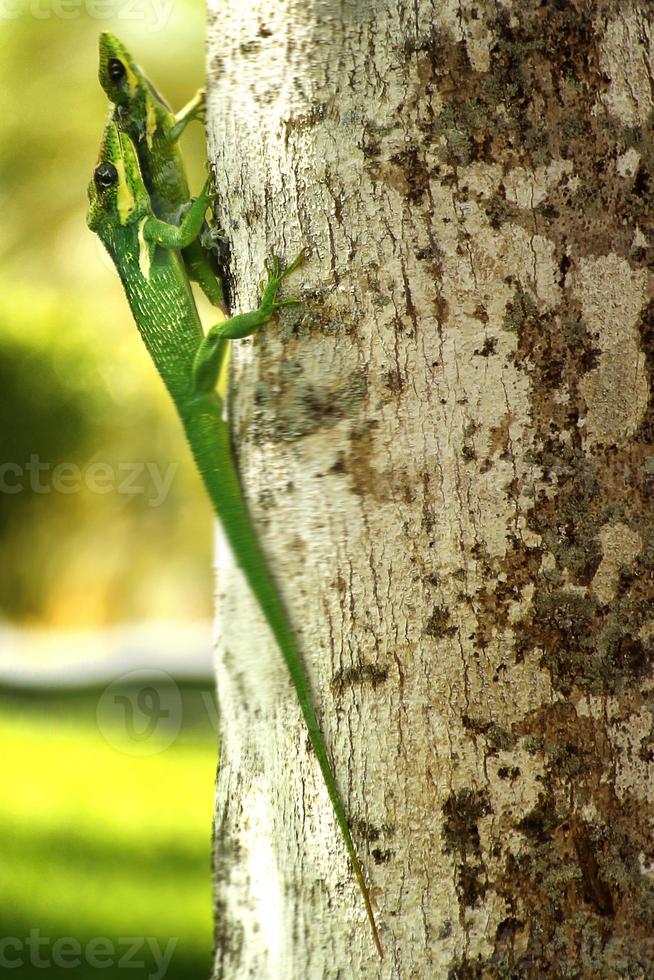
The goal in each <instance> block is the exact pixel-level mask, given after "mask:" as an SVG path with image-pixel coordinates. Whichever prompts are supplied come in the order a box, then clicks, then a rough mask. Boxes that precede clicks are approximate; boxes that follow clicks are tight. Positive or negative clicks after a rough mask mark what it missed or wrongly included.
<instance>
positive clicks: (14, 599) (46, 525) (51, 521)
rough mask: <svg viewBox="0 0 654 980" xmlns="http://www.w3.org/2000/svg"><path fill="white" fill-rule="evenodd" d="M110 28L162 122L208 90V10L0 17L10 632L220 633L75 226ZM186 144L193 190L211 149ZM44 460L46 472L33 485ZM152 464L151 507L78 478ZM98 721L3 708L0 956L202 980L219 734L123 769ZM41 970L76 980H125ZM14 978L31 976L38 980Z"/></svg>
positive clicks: (84, 701)
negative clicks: (137, 942) (51, 945)
mask: <svg viewBox="0 0 654 980" xmlns="http://www.w3.org/2000/svg"><path fill="white" fill-rule="evenodd" d="M101 30H111V31H114V32H115V33H116V34H117V35H118V36H119V37H120V38H121V39H122V40H123V41H124V42H125V43H126V44H127V45H128V46H129V47H130V48H131V50H132V52H133V54H134V56H135V57H136V58H137V60H138V61H140V62H141V63H142V64H143V66H144V68H145V69H146V71H147V72H148V74H150V76H151V77H152V79H153V81H154V82H155V83H156V85H157V86H158V87H159V88H160V89H161V91H162V92H163V93H164V94H165V95H166V96H167V97H168V98H169V99H170V101H171V103H172V105H173V106H175V107H179V106H181V105H183V104H184V103H185V102H186V101H187V99H188V98H189V97H190V96H191V95H192V93H193V92H194V91H195V89H196V88H197V87H198V86H199V85H201V84H202V81H203V74H204V8H203V4H202V0H173V3H172V4H170V2H164V3H159V4H157V5H156V6H155V4H154V3H153V2H151V0H130V2H129V3H127V2H124V0H103V2H102V3H99V2H97V0H0V113H1V115H2V126H0V205H1V207H2V220H1V221H0V392H1V397H0V466H3V467H5V469H3V470H2V471H0V472H1V473H2V481H3V485H2V487H0V549H1V550H2V557H3V561H2V562H1V563H0V625H1V620H3V619H5V620H12V621H14V622H15V623H18V624H25V623H28V624H31V625H37V626H46V627H57V626H63V625H65V626H67V627H75V626H84V627H93V626H95V627H98V628H100V627H102V626H103V625H104V624H110V623H114V622H119V621H121V620H127V619H146V618H155V617H156V618H159V617H162V616H165V618H167V619H172V618H177V619H185V618H195V617H198V616H202V617H205V616H209V615H211V592H212V583H211V574H210V560H211V546H212V519H211V513H210V508H209V505H208V503H207V502H206V500H205V497H204V494H203V491H202V489H201V486H200V483H199V479H198V477H197V476H196V474H195V471H194V468H193V466H192V463H191V460H190V457H189V454H188V451H187V449H186V445H185V443H184V440H183V437H182V434H181V431H180V427H179V424H178V421H177V418H176V416H175V413H174V411H173V409H172V406H171V405H170V404H169V401H168V399H167V396H166V394H165V392H164V391H163V388H162V386H161V383H160V382H159V379H158V378H157V377H156V376H155V374H154V371H153V369H152V365H151V363H150V362H149V360H148V357H147V355H146V353H145V351H144V350H143V348H142V345H141V342H140V339H139V337H138V335H137V332H136V328H135V327H134V325H133V323H132V320H131V317H130V314H129V311H128V308H127V304H126V302H125V299H124V297H123V295H122V291H121V288H120V285H119V283H118V279H117V277H116V275H115V273H114V271H113V269H112V268H111V266H110V263H109V261H108V259H107V258H106V256H105V255H104V254H103V252H102V249H101V247H100V245H99V243H98V242H97V240H96V239H95V237H94V236H93V235H91V233H90V232H89V231H88V230H87V228H86V220H85V219H86V207H87V201H86V188H87V184H88V182H89V179H90V177H91V173H92V171H93V168H94V165H95V161H96V159H97V154H98V148H99V144H100V138H101V135H102V129H103V126H104V121H105V118H106V114H107V104H106V100H105V97H104V94H103V93H102V91H101V89H100V86H99V84H98V81H97V37H98V34H99V32H100V31H101ZM190 129H192V130H193V131H192V132H189V133H188V134H185V136H184V146H185V152H186V155H187V159H188V161H189V171H190V178H191V186H192V187H193V188H198V187H199V186H200V185H201V181H202V174H203V166H204V135H203V133H202V130H201V127H199V126H197V127H190ZM35 459H36V460H37V461H38V465H39V466H40V467H44V468H45V469H42V471H40V472H39V473H38V478H39V479H38V482H37V483H35V482H34V480H33V475H34V474H33V471H30V470H28V469H27V468H28V466H31V465H32V463H33V461H34V460H35ZM146 463H147V464H150V465H152V466H154V467H157V468H158V471H160V472H167V471H168V468H169V467H171V466H175V465H177V469H176V470H175V471H174V478H173V480H172V484H171V486H170V490H169V492H168V493H167V494H166V495H165V499H163V501H162V502H161V504H160V505H158V506H153V505H152V499H153V498H152V494H151V493H148V492H145V491H144V492H140V493H133V492H132V493H130V492H125V491H124V490H123V492H119V489H118V487H117V483H118V480H117V479H115V480H114V485H113V488H112V489H110V491H109V492H102V491H100V490H98V489H97V486H96V487H95V488H94V487H93V486H92V485H90V484H89V481H88V479H86V476H87V475H88V474H89V473H90V472H91V469H92V467H93V466H94V465H95V464H102V465H103V466H104V467H105V470H106V469H107V468H108V471H109V472H110V473H114V474H115V475H117V476H120V474H121V467H122V468H124V467H125V466H129V465H132V466H133V465H135V464H139V465H141V467H143V466H144V464H146ZM7 464H10V469H9V470H7V469H6V465H7ZM62 465H63V466H64V467H68V474H69V475H70V471H71V467H72V468H73V469H74V470H75V471H76V472H77V473H78V474H81V475H82V476H83V477H84V478H83V479H81V480H78V486H77V489H74V490H72V491H71V490H70V489H62V488H61V487H62V486H63V483H61V481H60V486H59V488H57V487H56V486H55V484H54V482H53V475H54V473H55V472H56V468H57V467H61V466H62ZM2 481H0V482H2ZM17 482H20V483H21V488H20V489H19V491H18V492H13V490H15V486H16V483H17ZM141 483H143V478H141ZM7 487H9V490H10V491H12V492H9V491H8V490H7ZM147 489H150V490H151V489H152V488H151V487H149V488H148V487H145V490H147ZM89 656H90V657H92V656H93V651H92V650H90V651H89ZM96 704H97V694H89V695H88V696H86V697H85V698H65V699H62V698H61V697H59V698H46V697H41V698H36V697H32V696H30V697H29V698H28V697H24V698H22V699H20V698H17V697H16V696H15V695H14V696H9V695H5V696H0V745H1V746H2V759H3V772H2V791H1V793H0V939H2V938H3V937H19V938H21V937H22V938H24V937H26V936H29V934H30V932H31V931H32V930H35V929H38V930H40V933H41V935H42V936H45V937H49V938H50V939H51V940H52V941H55V940H57V939H60V938H62V937H66V936H70V937H74V939H75V940H76V941H77V942H78V943H81V944H82V946H83V947H86V944H87V943H88V942H89V941H90V940H92V939H93V938H95V937H103V936H104V937H108V938H110V939H112V940H113V942H117V941H118V939H119V938H120V937H121V936H144V937H148V936H149V937H153V938H157V939H158V940H159V941H160V944H161V947H162V948H165V947H166V944H167V943H168V940H169V939H171V938H177V939H178V944H177V949H176V952H175V955H174V958H173V965H172V966H171V968H170V969H169V970H168V972H167V974H166V976H167V977H168V980H187V978H188V980H190V978H197V977H203V976H207V975H208V974H209V970H210V960H211V952H210V947H211V921H210V920H211V897H210V873H209V855H210V827H211V817H212V787H213V776H214V771H215V762H216V748H215V740H216V738H215V731H214V729H213V728H208V729H207V728H205V729H204V730H201V731H200V730H198V729H197V726H196V727H195V728H193V727H192V729H191V734H189V732H188V731H187V735H186V737H184V738H182V739H181V740H178V741H176V742H175V743H174V745H173V746H171V747H170V748H167V749H166V751H165V752H162V753H161V754H159V755H155V756H149V757H146V758H135V757H133V756H131V755H130V754H129V746H126V747H125V752H121V751H120V749H117V748H115V747H111V746H109V745H107V744H106V743H105V742H104V741H103V739H102V736H101V734H100V732H99V730H98V727H97V723H96V719H95V705H96ZM42 952H44V951H42ZM49 969H50V975H53V976H55V977H56V976H58V975H59V974H61V976H62V977H63V976H67V977H68V976H74V977H79V978H84V980H86V978H87V977H89V978H90V977H91V976H93V977H95V976H97V975H98V974H99V973H102V974H103V975H105V976H107V975H110V976H114V975H116V973H117V969H116V968H115V967H114V968H112V969H109V970H108V971H107V970H106V969H105V970H103V971H101V970H99V969H97V968H92V967H90V966H88V965H87V966H86V967H84V966H82V967H80V968H78V969H71V968H66V969H63V970H60V971H58V970H57V969H56V968H55V967H54V966H51V967H50V968H49ZM13 972H14V973H15V974H16V975H20V976H21V977H27V978H29V977H32V976H34V977H35V978H36V977H37V976H41V975H42V974H43V968H39V967H33V968H31V967H30V966H29V963H28V964H27V965H25V966H23V967H22V968H21V969H20V970H17V971H13ZM136 973H137V975H138V976H148V975H154V973H152V972H151V971H150V970H149V969H148V968H144V969H141V970H137V971H136Z"/></svg>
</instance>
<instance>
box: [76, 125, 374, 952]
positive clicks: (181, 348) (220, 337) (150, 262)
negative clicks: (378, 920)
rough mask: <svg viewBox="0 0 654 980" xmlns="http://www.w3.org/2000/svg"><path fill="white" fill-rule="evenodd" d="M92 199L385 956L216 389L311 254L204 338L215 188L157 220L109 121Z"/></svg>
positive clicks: (98, 227) (276, 271)
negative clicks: (203, 231)
mask: <svg viewBox="0 0 654 980" xmlns="http://www.w3.org/2000/svg"><path fill="white" fill-rule="evenodd" d="M89 202H90V206H89V214H88V224H89V227H90V228H91V230H92V231H94V232H96V233H97V234H98V235H99V237H100V239H101V240H102V242H103V244H104V245H105V247H106V249H107V251H108V252H109V255H110V256H111V258H112V259H113V262H114V264H115V266H116V269H117V271H118V274H119V276H120V278H121V281H122V283H123V287H124V289H125V293H126V294H127V299H128V301H129V305H130V307H131V310H132V314H133V316H134V319H135V321H136V325H137V327H138V329H139V332H140V334H141V336H142V338H143V341H144V343H145V346H146V347H147V349H148V351H149V353H150V356H151V357H152V360H153V361H154V364H155V366H156V368H157V370H158V372H159V374H160V375H161V377H162V379H163V381H164V384H165V385H166V387H167V388H168V391H169V392H170V394H171V396H172V398H173V400H174V402H175V405H176V407H177V411H178V413H179V416H180V418H181V421H182V424H183V426H184V429H185V432H186V436H187V439H188V442H189V445H190V447H191V451H192V453H193V456H194V458H195V462H196V464H197V467H198V469H199V471H200V473H201V475H202V479H203V481H204V484H205V487H206V489H207V492H208V493H209V496H210V498H211V501H212V503H213V506H214V509H215V511H216V514H217V516H218V518H219V520H220V522H221V524H222V526H223V529H224V532H225V535H226V537H227V539H228V541H229V543H230V546H231V548H232V551H233V553H234V556H235V558H236V560H237V561H238V563H239V565H240V566H241V568H242V570H243V572H244V574H245V577H246V579H247V581H248V584H249V586H250V588H251V589H252V592H253V593H254V595H255V597H256V599H257V601H258V603H259V605H260V606H261V609H262V611H263V614H264V616H265V618H266V620H267V622H268V625H269V626H270V629H271V630H272V633H273V635H274V637H275V639H276V641H277V644H278V646H279V649H280V651H281V653H282V656H283V658H284V660H285V662H286V666H287V667H288V670H289V673H290V675H291V680H292V682H293V685H294V687H295V691H296V693H297V697H298V700H299V702H300V707H301V709H302V714H303V716H304V720H305V723H306V726H307V729H308V732H309V737H310V739H311V744H312V745H313V748H314V751H315V754H316V758H317V760H318V764H319V766H320V769H321V772H322V775H323V779H324V780H325V785H326V787H327V792H328V793H329V797H330V799H331V802H332V805H333V808H334V813H335V815H336V820H337V822H338V826H339V828H340V830H341V834H342V836H343V840H344V842H345V846H346V848H347V852H348V854H349V856H350V860H351V862H352V867H353V870H354V874H355V876H356V879H357V882H358V885H359V888H360V890H361V894H362V896H363V900H364V903H365V908H366V913H367V915H368V919H369V921H370V925H371V927H372V931H373V936H374V940H375V945H376V947H377V950H378V952H379V955H380V956H381V955H382V947H381V943H380V939H379V934H378V932H377V927H376V924H375V918H374V914H373V911H372V906H371V904H370V896H369V894H368V889H367V887H366V883H365V881H364V878H363V873H362V870H361V865H360V864H359V860H358V858H357V855H356V851H355V849H354V843H353V841H352V836H351V834H350V829H349V826H348V821H347V816H346V813H345V807H344V805H343V801H342V799H341V795H340V793H339V790H338V787H337V785H336V781H335V779H334V775H333V773H332V769H331V765H330V762H329V758H328V756H327V750H326V747H325V742H324V739H323V736H322V733H321V731H320V728H319V726H318V720H317V718H316V713H315V711H314V708H313V702H312V698H311V691H310V688H309V683H308V680H307V676H306V673H305V671H304V667H303V665H302V659H301V656H300V651H299V650H298V647H297V644H296V642H295V639H294V636H293V630H292V628H291V624H290V622H289V620H288V617H287V614H286V612H285V609H284V606H283V603H282V601H281V599H280V597H279V593H278V591H277V587H276V585H275V582H274V580H273V578H272V575H271V574H270V571H269V570H268V566H267V564H266V560H265V557H264V554H263V552H262V550H261V547H260V545H259V542H258V540H257V536H256V533H255V531H254V528H253V527H252V523H251V521H250V516H249V514H248V511H247V508H246V505H245V501H244V500H243V496H242V494H241V487H240V482H239V478H238V473H237V470H236V467H235V464H234V460H233V457H232V452H231V445H230V433H229V426H228V424H227V422H225V421H224V420H223V406H222V401H221V399H220V397H219V396H218V394H217V392H216V391H215V390H214V388H213V383H214V381H215V379H216V377H217V375H218V373H219V369H220V365H221V364H222V360H223V358H224V354H225V349H226V347H227V341H228V340H230V339H235V338H238V337H246V336H248V335H250V334H252V333H253V332H254V331H255V330H257V329H258V328H259V327H262V326H263V325H264V324H266V323H267V322H268V320H270V318H271V317H272V316H273V314H274V313H275V312H276V311H277V310H278V309H280V307H282V306H284V305H286V304H288V303H292V302H297V301H296V300H288V299H287V300H280V299H278V291H279V287H280V285H281V283H282V281H283V279H284V278H285V277H286V276H287V275H288V274H289V273H290V272H292V271H293V270H294V269H295V268H297V266H298V264H299V261H300V260H301V258H302V256H300V257H299V259H298V260H296V261H295V262H294V263H293V264H292V265H290V266H289V267H288V268H286V269H285V270H282V269H281V267H280V265H279V262H277V261H274V262H273V263H272V264H271V266H270V267H269V268H268V281H267V283H266V286H265V288H264V292H263V297H262V301H261V304H260V306H259V308H258V309H257V310H255V311H253V312H251V313H245V314H242V315H240V316H235V317H231V318H230V319H229V320H226V321H224V322H223V323H220V324H218V325H217V326H215V327H213V328H212V329H211V330H210V331H209V333H208V334H207V336H206V337H203V331H202V325H201V322H200V318H199V316H198V312H197V309H196V306H195V302H194V300H193V294H192V292H191V287H190V284H189V280H188V276H187V274H186V270H185V267H184V263H183V262H182V260H181V258H180V253H179V249H181V248H185V247H187V246H188V244H189V242H190V241H192V240H193V238H194V237H195V236H196V235H197V234H198V232H199V230H200V227H201V225H202V220H203V216H204V212H205V210H206V208H207V205H208V187H207V185H205V187H204V189H203V191H202V193H201V194H200V196H199V197H198V199H197V200H196V201H195V202H194V203H193V204H192V205H191V207H190V208H189V210H188V211H187V213H186V215H185V217H184V219H183V221H182V223H181V225H179V226H177V225H173V224H169V223H167V222H164V221H161V220H160V219H158V218H156V217H155V216H154V214H153V212H152V207H151V204H150V198H149V195H148V192H147V190H146V186H145V184H144V182H143V178H142V176H141V171H140V168H139V162H138V158H137V154H136V150H135V148H134V145H133V143H132V141H131V140H130V138H129V137H128V136H127V135H126V134H125V133H123V132H121V131H120V130H119V129H118V128H117V127H116V125H115V124H114V123H113V122H110V123H109V125H108V126H107V128H106V130H105V134H104V139H103V143H102V147H101V150H100V159H99V162H98V166H97V167H96V169H95V171H94V175H93V179H92V180H91V183H90V184H89Z"/></svg>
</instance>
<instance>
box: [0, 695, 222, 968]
mask: <svg viewBox="0 0 654 980" xmlns="http://www.w3.org/2000/svg"><path fill="white" fill-rule="evenodd" d="M181 693H182V696H183V703H184V712H183V716H184V727H183V729H182V732H181V733H180V735H179V737H178V738H177V739H176V740H175V742H174V743H173V744H172V745H171V746H168V747H166V748H165V750H164V751H161V752H160V753H158V754H153V755H149V756H146V757H143V758H141V757H138V756H135V755H134V754H132V750H133V748H134V746H133V745H132V744H131V743H130V741H129V739H128V738H127V736H126V735H125V733H124V732H123V733H122V741H121V734H120V733H118V732H117V733H116V735H115V736H113V737H112V739H111V744H108V743H107V742H106V741H105V740H104V739H103V737H102V736H101V735H100V733H99V731H98V727H97V725H96V718H95V711H96V706H97V702H98V695H99V692H97V691H87V692H82V693H74V692H73V693H70V694H67V695H58V696H55V697H53V696H50V695H48V694H47V693H45V692H29V693H28V692H26V693H24V694H23V695H22V696H21V697H16V696H15V695H13V696H8V695H6V694H3V693H2V692H0V743H1V744H2V746H3V794H2V795H3V805H2V809H1V810H0V840H1V842H2V845H1V847H0V938H6V937H10V938H12V939H15V940H16V941H17V943H19V944H20V945H18V946H16V945H12V946H11V947H7V949H6V950H5V951H4V952H5V955H6V957H7V961H8V962H12V961H14V962H15V961H16V960H17V958H19V957H20V958H21V959H22V966H21V967H20V969H17V970H14V971H13V972H14V973H16V975H20V976H21V977H23V978H34V980H37V978H38V977H40V976H42V975H43V971H44V969H45V967H44V966H43V965H41V966H38V965H37V964H38V962H39V958H40V961H41V963H43V962H44V961H49V962H50V965H49V966H48V967H47V969H48V976H53V977H61V978H64V977H71V978H75V980H91V978H93V977H97V976H98V975H100V974H104V975H107V973H108V975H109V976H115V975H116V974H117V973H121V974H122V970H119V969H118V967H117V965H116V963H115V959H116V958H117V957H119V956H122V955H123V954H125V953H126V945H125V943H122V945H121V937H127V936H130V937H142V938H149V939H150V940H151V941H152V943H156V944H157V948H158V949H160V950H161V951H165V950H166V949H167V948H168V944H169V942H170V941H171V940H174V941H176V945H175V950H174V954H173V957H172V961H171V965H170V967H169V969H168V970H167V972H166V974H165V975H166V978H167V980H197V978H199V977H207V976H208V975H209V973H210V967H211V894H210V876H209V862H210V827H211V816H212V797H213V783H212V779H211V778H210V773H211V771H212V770H213V767H214V764H215V752H216V749H215V730H214V726H213V724H212V713H211V706H212V705H213V701H212V694H211V692H210V691H209V690H208V689H206V687H205V688H201V687H199V686H197V685H196V686H194V685H186V686H185V687H182V688H181ZM36 773H38V778H35V774H36ZM35 931H38V935H39V938H41V939H42V940H44V942H43V944H42V946H41V947H40V948H39V949H37V951H36V952H37V957H35V956H34V955H33V953H34V947H33V946H30V945H28V944H27V943H26V940H27V939H28V938H29V937H30V934H34V932H35ZM65 937H71V938H72V939H73V940H74V941H75V943H77V944H78V945H79V947H80V950H81V955H80V957H79V959H80V963H79V965H78V966H71V965H63V966H60V967H59V968H57V959H56V953H57V950H56V948H55V946H54V944H55V943H56V942H57V940H62V939H64V938H65ZM99 937H103V938H106V939H107V940H108V941H109V943H110V944H112V947H113V949H114V950H115V951H116V956H115V957H114V965H113V968H111V969H108V970H107V969H101V968H99V967H97V966H94V965H89V963H88V958H87V952H88V951H90V950H92V949H93V945H92V943H93V942H94V941H95V940H97V939H98V938H99ZM45 940H48V942H47V943H46V942H45ZM53 954H54V955H53ZM70 959H71V957H70V956H69V962H70ZM72 959H75V957H72ZM134 959H135V961H139V960H140V961H143V962H144V967H143V968H142V969H139V970H137V971H135V972H136V975H137V976H139V977H147V976H155V975H156V963H155V958H154V957H153V955H152V954H151V952H149V951H148V947H147V946H146V945H145V944H143V943H141V944H140V947H139V949H138V955H135V957H134ZM92 963H93V960H92V957H91V964H92ZM0 972H5V971H4V970H2V969H0ZM7 972H9V970H7Z"/></svg>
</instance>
